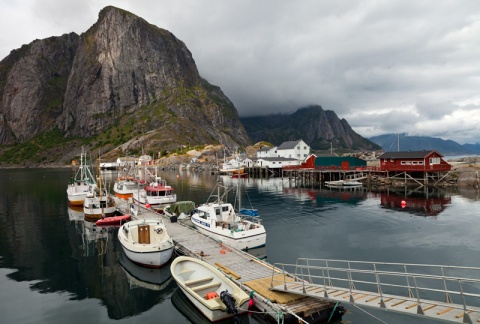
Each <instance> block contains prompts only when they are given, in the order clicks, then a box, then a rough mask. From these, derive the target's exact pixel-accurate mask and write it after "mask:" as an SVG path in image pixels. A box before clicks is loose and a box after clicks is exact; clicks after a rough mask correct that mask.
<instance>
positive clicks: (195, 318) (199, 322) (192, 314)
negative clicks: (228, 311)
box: [171, 288, 250, 324]
mask: <svg viewBox="0 0 480 324" xmlns="http://www.w3.org/2000/svg"><path fill="white" fill-rule="evenodd" d="M171 300H172V304H173V306H174V307H175V308H176V309H177V310H178V311H179V312H180V313H182V315H183V316H185V317H186V318H187V319H188V320H189V321H190V322H192V323H194V324H211V323H212V322H210V320H209V319H208V318H206V317H205V316H204V315H203V314H202V313H201V312H200V311H199V310H198V309H197V308H196V307H195V305H193V304H192V302H191V301H190V300H189V299H188V298H187V296H185V294H184V293H183V292H182V291H181V290H180V288H177V290H175V292H174V293H173V295H172V298H171ZM215 323H220V324H222V323H224V324H226V323H233V320H232V319H231V318H230V319H225V320H223V321H219V322H215ZM235 323H237V322H235ZM238 323H242V324H247V323H250V319H249V317H248V314H243V315H241V316H239V321H238Z"/></svg>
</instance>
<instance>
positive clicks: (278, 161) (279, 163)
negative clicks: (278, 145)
mask: <svg viewBox="0 0 480 324" xmlns="http://www.w3.org/2000/svg"><path fill="white" fill-rule="evenodd" d="M301 163H302V161H300V160H297V159H290V158H284V157H265V158H258V159H257V160H256V161H255V166H256V167H268V168H269V169H280V168H282V167H284V166H292V165H300V164H301Z"/></svg>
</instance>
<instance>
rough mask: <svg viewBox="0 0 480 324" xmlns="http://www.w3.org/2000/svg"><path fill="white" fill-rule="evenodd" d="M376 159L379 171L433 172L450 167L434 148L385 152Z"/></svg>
mask: <svg viewBox="0 0 480 324" xmlns="http://www.w3.org/2000/svg"><path fill="white" fill-rule="evenodd" d="M378 159H379V160H380V170H381V171H402V172H434V171H450V170H451V168H452V166H451V165H450V164H448V162H446V161H445V160H444V159H443V155H442V154H440V153H438V152H437V151H435V150H432V151H406V152H385V153H383V154H382V155H380V156H379V157H378Z"/></svg>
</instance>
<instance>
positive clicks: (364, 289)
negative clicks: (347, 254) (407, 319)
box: [271, 258, 480, 322]
mask: <svg viewBox="0 0 480 324" xmlns="http://www.w3.org/2000/svg"><path fill="white" fill-rule="evenodd" d="M275 267H276V268H277V271H276V272H275V271H274V272H273V274H272V284H271V287H272V288H273V287H275V286H279V287H282V285H283V287H284V291H291V290H292V288H290V290H289V289H288V287H287V286H289V287H294V285H296V287H298V291H299V292H300V293H302V294H304V295H312V293H310V292H312V291H313V290H312V289H313V288H312V287H313V285H315V286H316V287H318V288H320V287H321V288H323V290H321V291H322V296H321V297H323V298H330V299H335V298H334V297H333V296H334V294H333V293H332V292H336V294H335V296H336V295H337V294H338V295H339V293H338V292H339V291H340V292H342V291H343V292H344V295H343V298H348V296H349V299H346V300H344V301H345V302H351V303H355V302H356V300H357V298H356V297H355V296H358V297H359V296H360V294H364V295H365V296H367V294H369V295H370V296H376V297H374V298H378V299H377V300H378V301H379V302H378V306H377V307H381V308H386V309H389V308H390V306H392V305H386V301H387V300H391V299H393V298H394V299H396V300H399V302H398V303H403V302H406V301H409V302H415V305H414V306H417V314H418V315H423V314H424V312H425V311H426V310H427V307H426V305H428V307H436V306H438V305H443V306H444V307H448V309H456V310H459V311H461V312H462V313H463V314H465V315H466V316H467V318H468V314H470V313H472V312H475V313H478V312H479V307H480V268H476V267H460V266H448V265H429V264H408V263H386V262H364V261H346V260H328V259H307V258H300V259H297V262H296V264H284V263H276V264H275ZM278 270H281V271H282V274H283V276H279V271H278ZM292 281H293V282H292ZM281 289H283V288H281ZM318 291H320V290H317V292H318ZM292 292H293V291H292ZM345 296H346V297H345ZM387 297H388V298H387ZM336 299H337V300H338V298H336ZM358 299H360V298H358ZM367 301H368V300H367ZM376 304H377V303H376ZM432 305H436V306H432ZM366 306H371V305H366ZM375 306H376V305H375ZM393 306H395V305H393ZM412 307H413V304H412ZM395 310H397V309H395ZM405 312H407V311H405ZM467 322H468V321H467Z"/></svg>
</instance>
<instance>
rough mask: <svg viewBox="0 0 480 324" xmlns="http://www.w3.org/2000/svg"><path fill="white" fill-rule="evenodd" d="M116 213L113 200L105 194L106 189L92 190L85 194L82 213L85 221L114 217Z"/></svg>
mask: <svg viewBox="0 0 480 324" xmlns="http://www.w3.org/2000/svg"><path fill="white" fill-rule="evenodd" d="M116 212H117V206H116V204H115V200H113V198H112V197H111V196H110V195H109V194H108V193H107V190H106V189H101V188H94V189H93V190H92V191H91V192H89V193H88V194H87V196H86V197H85V201H84V202H83V213H84V215H85V220H88V221H97V220H99V219H102V218H105V217H110V216H114V215H115V213H116Z"/></svg>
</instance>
